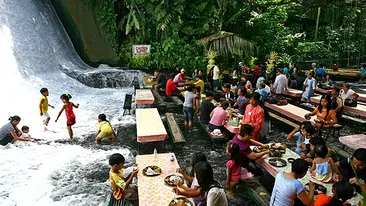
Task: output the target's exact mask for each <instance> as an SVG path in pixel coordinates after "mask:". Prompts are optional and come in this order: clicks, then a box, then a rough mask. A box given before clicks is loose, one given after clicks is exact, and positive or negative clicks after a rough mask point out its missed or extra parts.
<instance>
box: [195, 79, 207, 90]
mask: <svg viewBox="0 0 366 206" xmlns="http://www.w3.org/2000/svg"><path fill="white" fill-rule="evenodd" d="M194 84H195V85H198V86H200V87H201V92H204V91H205V83H204V82H203V81H202V79H200V80H198V81H197V82H196V83H194Z"/></svg>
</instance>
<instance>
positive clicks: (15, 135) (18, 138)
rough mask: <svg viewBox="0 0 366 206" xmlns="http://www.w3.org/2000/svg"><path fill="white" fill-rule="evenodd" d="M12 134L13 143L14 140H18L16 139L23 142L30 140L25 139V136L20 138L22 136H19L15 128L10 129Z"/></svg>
mask: <svg viewBox="0 0 366 206" xmlns="http://www.w3.org/2000/svg"><path fill="white" fill-rule="evenodd" d="M10 134H11V136H13V139H14V140H13V141H12V143H13V142H14V141H16V140H19V141H23V142H28V141H29V140H27V139H23V138H20V137H18V135H17V134H16V133H15V130H12V131H10Z"/></svg>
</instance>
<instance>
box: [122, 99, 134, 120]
mask: <svg viewBox="0 0 366 206" xmlns="http://www.w3.org/2000/svg"><path fill="white" fill-rule="evenodd" d="M131 108H132V95H131V94H126V96H125V103H124V105H123V116H125V114H126V111H127V110H128V114H129V115H131Z"/></svg>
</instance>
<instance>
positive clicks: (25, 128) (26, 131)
mask: <svg viewBox="0 0 366 206" xmlns="http://www.w3.org/2000/svg"><path fill="white" fill-rule="evenodd" d="M22 132H23V133H28V132H29V127H28V126H25V125H24V126H23V127H22Z"/></svg>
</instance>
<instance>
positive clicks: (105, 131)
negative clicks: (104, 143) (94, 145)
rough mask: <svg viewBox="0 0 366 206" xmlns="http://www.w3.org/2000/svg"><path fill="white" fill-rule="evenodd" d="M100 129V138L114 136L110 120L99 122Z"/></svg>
mask: <svg viewBox="0 0 366 206" xmlns="http://www.w3.org/2000/svg"><path fill="white" fill-rule="evenodd" d="M98 131H100V133H99V135H98V137H99V138H109V139H112V138H113V129H112V126H111V124H110V123H109V122H105V121H104V122H100V123H99V124H98Z"/></svg>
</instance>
